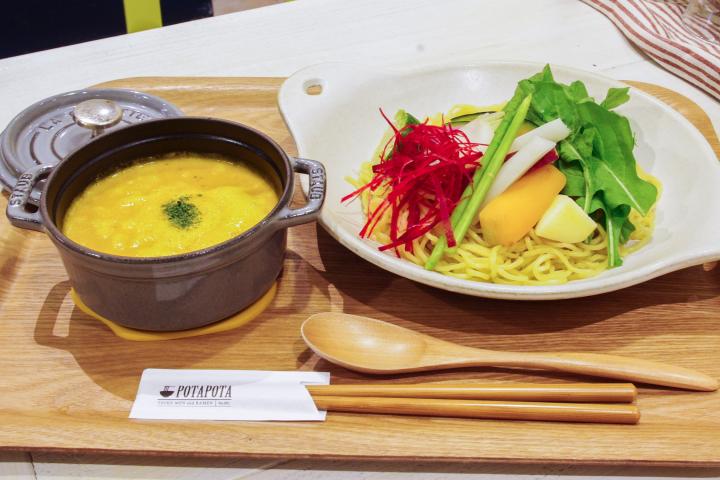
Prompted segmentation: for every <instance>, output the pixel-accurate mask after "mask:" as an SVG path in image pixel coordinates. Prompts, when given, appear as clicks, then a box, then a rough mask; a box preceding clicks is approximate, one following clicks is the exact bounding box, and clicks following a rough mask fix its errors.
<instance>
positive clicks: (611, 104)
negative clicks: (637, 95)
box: [600, 87, 630, 110]
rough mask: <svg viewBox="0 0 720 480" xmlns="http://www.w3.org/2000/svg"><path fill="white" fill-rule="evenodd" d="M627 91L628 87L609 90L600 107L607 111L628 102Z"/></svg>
mask: <svg viewBox="0 0 720 480" xmlns="http://www.w3.org/2000/svg"><path fill="white" fill-rule="evenodd" d="M628 90H630V89H629V88H628V87H625V88H611V89H610V90H608V93H607V96H605V100H603V101H602V103H601V104H600V106H601V107H605V108H607V109H608V110H612V109H613V108H617V107H619V106H620V105H622V104H623V103H625V102H627V101H629V100H630V95H629V94H628Z"/></svg>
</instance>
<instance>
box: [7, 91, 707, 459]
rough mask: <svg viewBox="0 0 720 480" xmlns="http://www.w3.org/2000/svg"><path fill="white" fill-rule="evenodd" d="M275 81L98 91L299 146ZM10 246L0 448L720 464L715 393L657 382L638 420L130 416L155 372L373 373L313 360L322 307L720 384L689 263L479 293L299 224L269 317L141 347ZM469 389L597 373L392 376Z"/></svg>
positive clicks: (689, 108) (687, 108) (43, 243)
mask: <svg viewBox="0 0 720 480" xmlns="http://www.w3.org/2000/svg"><path fill="white" fill-rule="evenodd" d="M281 82H282V79H277V78H135V79H125V80H118V81H114V82H110V83H107V84H104V85H103V86H106V87H124V88H132V89H137V90H142V91H146V92H148V93H152V94H156V95H159V96H161V97H163V98H166V99H167V100H169V101H171V102H174V103H175V104H176V105H178V106H179V107H180V108H182V109H183V110H184V111H185V112H186V113H187V114H188V115H202V116H213V117H219V118H227V119H231V120H236V121H239V122H243V123H247V124H249V125H252V126H254V127H257V128H259V129H261V130H263V131H265V132H267V133H268V134H270V135H271V136H273V137H274V138H275V139H276V140H277V141H279V142H280V143H281V144H282V145H283V146H284V147H285V148H287V149H288V151H289V152H291V153H293V151H294V147H293V142H292V139H291V137H290V135H289V133H288V131H287V130H286V128H285V126H284V124H283V121H282V119H281V117H280V115H279V112H278V110H277V107H276V100H275V99H276V93H277V89H278V87H279V85H280V84H281ZM633 84H634V85H635V86H637V87H639V88H642V89H644V90H647V91H649V92H651V93H653V94H655V95H656V96H658V97H660V98H662V99H663V100H664V101H666V102H668V103H669V104H671V105H672V106H673V107H675V108H676V109H678V110H680V111H681V112H682V113H683V114H684V115H685V116H687V117H688V118H690V119H691V120H692V121H693V122H694V123H695V124H696V125H697V126H698V128H700V130H702V131H703V132H704V133H705V135H706V136H707V137H708V138H712V140H711V141H712V142H713V146H714V147H715V149H716V152H718V144H717V140H716V139H715V137H714V133H713V131H712V126H711V122H710V120H709V119H708V118H707V116H706V115H705V114H704V112H702V110H700V109H699V107H698V106H697V105H695V104H693V103H691V102H690V101H689V100H688V99H686V98H684V97H682V96H680V95H678V94H676V93H674V92H671V91H669V90H666V89H663V88H660V87H656V86H652V85H647V84H639V83H633ZM668 134H670V135H671V134H672V132H668ZM682 160H683V159H681V158H679V159H678V161H682ZM0 207H3V208H4V203H3V205H0ZM0 243H1V247H0V248H1V249H0V255H1V257H0V258H1V262H2V263H1V268H2V276H1V277H0V302H2V303H1V306H0V448H2V449H11V450H34V451H37V450H54V451H57V450H62V451H72V452H117V453H135V454H138V453H143V454H156V455H159V454H182V455H185V456H187V455H197V456H200V455H213V456H216V455H226V456H256V457H295V458H303V457H314V458H328V459H329V458H342V459H348V458H354V459H358V458H361V459H405V460H458V461H482V462H487V461H502V462H561V463H616V464H621V463H623V464H631V463H632V464H665V465H671V464H678V465H698V466H699V465H715V466H718V465H720V393H689V392H683V391H673V390H669V389H661V388H641V389H640V400H639V402H638V403H639V405H640V408H641V411H642V419H641V422H640V424H639V425H636V426H618V425H587V424H561V423H544V422H512V421H490V420H460V419H443V418H420V417H403V416H383V415H355V414H337V413H331V414H329V415H328V419H327V421H326V422H324V423H300V422H298V423H250V422H197V421H172V422H170V421H136V420H129V419H128V412H129V410H130V406H131V404H132V400H133V397H134V395H135V391H136V389H137V386H138V381H139V378H140V374H141V372H142V371H143V369H145V368H150V367H153V368H207V369H214V368H218V369H220V368H221V369H266V370H296V369H303V370H310V369H316V370H320V371H330V372H332V381H333V383H353V382H367V381H368V377H366V376H362V375H360V374H355V373H352V372H350V371H347V370H344V369H342V368H337V367H334V366H333V365H331V364H329V363H327V362H325V361H322V360H319V359H318V358H317V357H316V356H314V355H313V354H312V353H311V352H310V351H309V350H308V349H307V348H306V347H305V345H304V343H303V341H302V340H301V338H300V336H299V327H300V324H301V322H302V321H303V320H304V319H305V318H307V317H308V315H310V314H312V313H316V312H320V311H328V310H331V311H345V312H348V313H354V314H360V315H369V316H372V317H376V318H379V319H382V320H388V321H391V322H395V323H397V324H400V325H403V326H406V327H409V328H413V329H416V330H419V331H422V332H425V333H429V334H432V335H437V336H438V337H441V338H445V339H447V340H452V341H458V342H461V343H465V344H467V345H472V346H478V347H486V348H497V349H509V350H510V349H515V350H527V351H531V350H539V351H543V350H545V351H583V352H604V353H613V354H620V355H635V356H638V357H644V358H648V359H651V360H659V361H665V362H670V363H676V364H678V365H682V366H686V367H691V368H697V369H701V370H703V371H705V372H707V373H709V374H711V375H713V376H716V377H720V269H716V270H714V271H709V272H706V271H704V270H703V269H702V268H701V267H696V268H690V269H686V270H682V271H679V272H675V273H672V274H669V275H666V276H663V277H660V278H657V279H655V280H652V281H649V282H647V283H644V284H642V285H638V286H635V287H632V288H628V289H625V290H622V291H619V292H615V293H609V294H605V295H601V296H596V297H590V298H584V299H578V300H566V301H552V302H511V301H500V300H485V299H480V298H473V297H468V296H462V295H457V294H452V293H448V292H445V291H441V290H435V289H432V288H430V287H426V286H423V285H419V284H417V283H413V282H411V281H408V280H405V279H403V278H400V277H397V276H395V275H392V274H390V273H387V272H385V271H382V270H380V269H378V268H376V267H374V266H373V265H371V264H369V263H367V262H365V261H363V260H361V259H359V258H358V257H356V256H355V255H353V254H352V253H350V252H349V251H348V250H346V249H345V248H343V247H342V246H340V245H339V244H338V243H337V242H335V241H334V240H333V239H332V238H331V237H330V236H329V235H328V234H327V233H326V232H325V231H324V230H323V229H322V228H321V227H319V226H317V225H314V224H313V225H304V226H301V227H297V228H292V229H290V234H289V250H288V254H287V259H286V262H285V271H284V274H283V276H282V279H281V282H280V289H279V294H278V296H277V298H276V299H275V301H274V303H273V304H272V306H271V308H270V309H269V310H267V311H266V312H265V313H264V314H263V315H261V316H260V317H259V318H257V319H256V320H254V321H253V322H251V323H250V324H248V325H246V326H245V327H243V328H241V329H239V330H235V331H231V332H227V333H221V334H215V335H210V336H206V337H199V338H191V339H184V340H174V341H166V342H147V343H146V342H129V341H125V340H121V339H119V338H118V337H116V336H114V335H113V334H112V333H111V332H110V331H109V330H108V329H107V328H106V327H105V326H103V325H102V324H100V323H98V322H97V321H95V320H93V319H91V318H90V317H88V316H87V315H85V314H83V313H82V312H81V311H80V310H78V309H77V308H75V307H74V306H73V304H72V302H71V301H70V298H69V293H68V292H69V289H70V285H69V283H68V281H67V277H66V275H65V272H64V270H63V267H62V265H61V263H60V260H59V258H58V255H57V253H56V251H55V249H54V247H53V246H52V244H51V243H50V241H49V239H48V238H47V237H46V236H45V235H43V234H39V233H34V232H28V231H24V230H19V229H15V228H12V227H10V225H8V223H7V221H6V220H5V216H4V215H3V216H2V220H0ZM128 301H132V299H128ZM525 373H526V374H527V373H528V372H525ZM459 379H462V380H467V379H477V380H484V381H487V380H493V381H534V382H558V381H578V380H588V379H587V378H579V377H574V376H570V375H562V374H552V373H540V372H538V373H536V374H527V375H524V374H522V373H520V372H517V371H513V370H509V369H490V368H488V369H474V370H457V371H449V372H444V373H440V374H435V375H423V374H416V375H405V376H394V377H384V378H383V379H382V381H386V382H398V383H400V382H421V381H449V380H459ZM374 380H375V381H377V379H374Z"/></svg>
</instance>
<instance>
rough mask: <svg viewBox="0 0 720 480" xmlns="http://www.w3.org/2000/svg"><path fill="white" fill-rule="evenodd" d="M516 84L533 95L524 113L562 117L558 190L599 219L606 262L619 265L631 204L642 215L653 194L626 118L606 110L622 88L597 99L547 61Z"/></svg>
mask: <svg viewBox="0 0 720 480" xmlns="http://www.w3.org/2000/svg"><path fill="white" fill-rule="evenodd" d="M519 88H520V89H521V90H522V91H523V92H526V93H528V94H532V95H533V101H532V105H531V108H530V112H529V113H528V119H529V120H530V121H532V122H533V123H535V124H536V125H541V124H543V123H546V122H549V121H551V120H555V119H556V118H561V119H562V121H563V122H564V123H565V124H566V125H567V126H568V128H570V130H571V132H572V133H571V135H570V136H569V137H568V138H567V139H565V140H563V141H562V142H560V145H559V146H558V153H559V155H560V161H558V163H557V166H558V168H559V169H560V170H561V171H562V172H563V173H564V174H565V177H566V178H567V184H566V186H565V189H564V190H563V193H564V194H565V195H569V196H571V197H575V198H576V199H577V202H578V204H579V205H580V206H581V207H583V209H584V210H585V211H586V212H588V213H594V212H596V215H600V216H601V217H602V219H601V220H604V223H605V229H606V231H607V234H608V264H609V266H611V267H614V266H618V265H622V259H621V258H620V254H619V246H620V245H621V244H622V243H624V242H626V241H627V239H628V238H629V235H630V233H632V231H633V230H634V228H635V227H634V226H633V225H632V223H631V222H630V220H629V215H630V210H631V208H632V209H635V210H637V211H638V212H639V213H640V214H641V215H646V214H647V213H648V212H649V210H650V208H651V207H652V206H653V204H654V203H655V201H656V199H657V189H656V188H655V186H654V185H652V184H651V183H649V182H646V181H645V180H642V179H641V178H640V177H639V176H638V174H637V167H636V163H635V157H634V156H633V147H634V145H635V140H634V138H633V134H632V131H631V129H630V123H629V122H628V120H627V118H625V117H623V116H622V115H619V114H617V113H615V112H613V111H611V110H610V108H615V107H617V106H619V105H621V104H623V103H625V102H626V101H627V100H628V99H629V95H628V89H627V88H611V89H610V90H609V91H608V93H607V96H606V98H605V100H604V101H603V102H602V103H601V104H598V103H596V102H595V100H594V99H593V98H591V97H590V96H589V95H588V93H587V90H586V88H585V86H584V85H583V84H582V82H578V81H576V82H573V83H572V84H570V85H563V84H561V83H558V82H556V81H555V79H554V78H553V76H552V72H551V70H550V67H549V66H546V67H545V68H544V69H543V71H542V72H540V73H539V74H536V75H534V76H532V77H530V78H529V79H527V80H522V81H521V82H520V83H519Z"/></svg>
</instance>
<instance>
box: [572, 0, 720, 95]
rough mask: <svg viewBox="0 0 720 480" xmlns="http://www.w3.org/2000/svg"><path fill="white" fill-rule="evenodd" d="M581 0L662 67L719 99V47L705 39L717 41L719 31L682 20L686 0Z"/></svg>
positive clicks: (693, 19) (700, 23) (697, 21)
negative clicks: (600, 13) (597, 11)
mask: <svg viewBox="0 0 720 480" xmlns="http://www.w3.org/2000/svg"><path fill="white" fill-rule="evenodd" d="M583 1H584V2H585V3H587V4H588V5H590V6H591V7H593V8H595V9H596V10H599V11H600V12H602V13H603V14H604V15H605V16H607V17H608V18H609V19H610V20H611V21H612V22H613V23H614V24H615V26H617V28H619V29H620V31H622V32H623V34H625V36H626V37H627V38H628V39H629V40H630V41H631V42H632V43H634V44H635V45H636V46H637V47H638V48H640V49H641V50H642V51H643V52H645V53H646V54H647V55H648V56H649V57H650V58H652V59H653V60H655V61H656V62H657V63H659V64H660V65H661V66H663V67H664V68H666V69H667V70H669V71H671V72H672V73H674V74H675V75H677V76H679V77H681V78H683V79H685V80H687V81H688V82H691V83H693V84H694V85H696V86H697V87H699V88H701V89H703V90H705V91H706V92H707V93H709V94H710V95H712V96H714V97H715V98H716V99H718V100H720V44H718V43H714V42H712V41H710V40H707V39H716V40H717V39H718V38H720V28H719V27H718V26H717V25H711V26H708V25H706V24H705V23H703V22H701V21H700V20H698V19H696V18H693V17H692V16H690V17H689V18H687V19H686V20H684V19H683V18H682V14H683V12H684V11H685V7H686V6H687V0H675V1H672V2H670V1H664V0H583ZM711 1H713V0H711Z"/></svg>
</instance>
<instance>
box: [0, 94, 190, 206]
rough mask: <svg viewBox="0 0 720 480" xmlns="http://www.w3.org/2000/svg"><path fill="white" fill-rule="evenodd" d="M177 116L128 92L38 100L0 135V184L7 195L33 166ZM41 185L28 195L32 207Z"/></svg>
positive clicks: (162, 102)
mask: <svg viewBox="0 0 720 480" xmlns="http://www.w3.org/2000/svg"><path fill="white" fill-rule="evenodd" d="M178 116H182V112H181V111H180V109H178V108H177V107H176V106H174V105H172V104H170V103H168V102H166V101H165V100H163V99H161V98H159V97H155V96H153V95H148V94H146V93H142V92H137V91H133V90H124V89H114V88H103V89H87V90H76V91H73V92H67V93H61V94H60V95H55V96H53V97H50V98H46V99H45V100H41V101H39V102H37V103H35V104H33V105H31V106H29V107H28V108H26V109H25V110H23V111H22V112H20V113H19V114H18V115H17V116H16V117H15V118H13V119H12V120H11V121H10V123H9V124H8V126H7V127H6V128H5V131H3V132H2V134H0V183H1V184H2V186H3V188H4V189H6V190H12V189H13V187H14V186H15V182H16V181H17V178H18V177H19V176H20V175H21V174H22V173H23V172H25V171H26V170H28V169H30V168H32V167H36V166H37V165H55V164H57V163H58V162H60V161H61V160H62V159H64V158H65V157H66V156H67V155H68V154H69V153H70V152H72V151H74V150H76V149H77V148H79V147H81V146H83V145H85V144H86V143H88V142H89V141H90V140H92V139H93V138H95V137H97V136H98V135H102V134H103V133H104V132H111V131H114V130H118V129H120V128H123V127H124V126H128V125H132V124H134V123H139V122H143V121H146V120H154V119H159V118H168V117H178ZM43 187H44V181H43V182H41V183H40V184H38V186H37V187H36V188H35V190H34V191H33V192H32V195H31V196H30V201H31V203H34V204H35V205H37V204H38V203H39V201H40V192H41V191H42V189H43Z"/></svg>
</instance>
